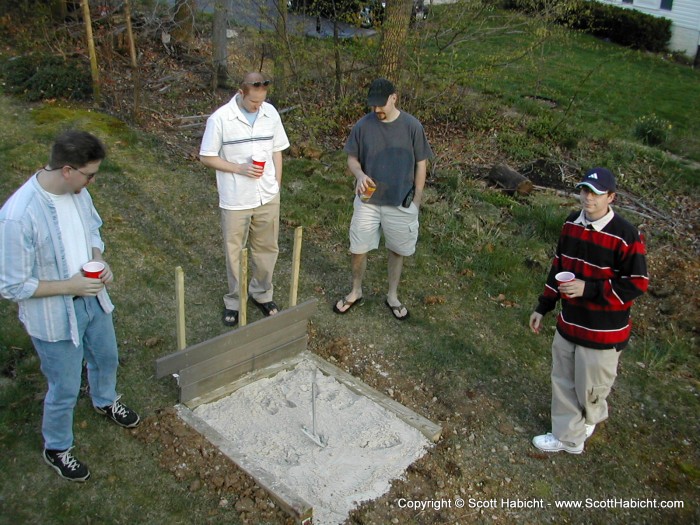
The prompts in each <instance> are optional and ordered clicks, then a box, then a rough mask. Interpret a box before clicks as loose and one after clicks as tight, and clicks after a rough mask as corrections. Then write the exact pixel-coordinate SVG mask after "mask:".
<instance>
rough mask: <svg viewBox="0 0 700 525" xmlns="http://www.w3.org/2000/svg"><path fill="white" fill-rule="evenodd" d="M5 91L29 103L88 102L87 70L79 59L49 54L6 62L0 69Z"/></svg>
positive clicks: (28, 56)
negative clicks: (57, 100) (45, 101)
mask: <svg viewBox="0 0 700 525" xmlns="http://www.w3.org/2000/svg"><path fill="white" fill-rule="evenodd" d="M0 75H2V77H3V80H4V84H5V91H6V92H7V93H10V94H15V95H21V96H23V97H24V98H26V99H27V100H29V101H37V100H42V99H50V98H61V99H66V100H89V99H90V98H91V97H92V80H91V77H90V71H89V69H88V67H87V64H85V63H84V62H83V61H81V60H77V59H63V58H61V57H56V56H50V55H24V56H19V57H14V58H11V59H9V60H8V61H7V62H5V64H3V66H2V68H1V69H0Z"/></svg>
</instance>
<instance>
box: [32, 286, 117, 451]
mask: <svg viewBox="0 0 700 525" xmlns="http://www.w3.org/2000/svg"><path fill="white" fill-rule="evenodd" d="M73 304H74V305H75V315H76V317H77V319H78V333H79V334H80V346H78V347H76V346H74V345H73V343H72V342H71V341H56V342H48V341H42V340H41V339H36V338H34V337H32V342H33V343H34V348H35V349H36V351H37V354H39V359H40V360H41V371H42V372H43V374H44V376H45V377H46V380H47V381H48V384H49V390H48V392H47V394H46V397H45V398H44V418H43V421H42V425H41V432H42V434H43V436H44V447H45V448H47V449H52V450H66V449H67V448H70V447H72V446H73V409H74V408H75V404H76V403H77V401H78V395H79V393H80V381H81V373H82V368H83V360H85V361H86V362H87V370H88V384H89V385H90V396H91V397H92V404H93V405H94V406H96V407H104V406H107V405H111V404H112V403H113V402H114V400H115V399H116V398H117V393H116V386H117V367H118V366H119V356H118V352H117V339H116V336H115V334H114V324H113V323H112V314H106V313H105V312H104V310H102V308H101V307H100V304H99V302H98V301H97V299H96V298H95V297H79V298H77V299H75V301H74V303H73Z"/></svg>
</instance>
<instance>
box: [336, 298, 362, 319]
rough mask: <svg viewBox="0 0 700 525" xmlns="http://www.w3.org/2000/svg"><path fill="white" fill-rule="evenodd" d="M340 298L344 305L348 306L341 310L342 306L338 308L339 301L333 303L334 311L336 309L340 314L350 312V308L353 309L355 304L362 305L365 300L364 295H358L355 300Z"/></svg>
mask: <svg viewBox="0 0 700 525" xmlns="http://www.w3.org/2000/svg"><path fill="white" fill-rule="evenodd" d="M339 300H340V301H343V306H347V308H346V309H345V310H341V309H340V308H338V301H336V302H335V304H334V305H333V311H334V312H335V313H337V314H340V315H345V314H346V313H348V312H349V311H350V310H352V307H353V306H355V305H361V304H362V302H363V300H362V297H358V298H357V299H355V300H354V301H348V300H347V299H345V298H343V299H339Z"/></svg>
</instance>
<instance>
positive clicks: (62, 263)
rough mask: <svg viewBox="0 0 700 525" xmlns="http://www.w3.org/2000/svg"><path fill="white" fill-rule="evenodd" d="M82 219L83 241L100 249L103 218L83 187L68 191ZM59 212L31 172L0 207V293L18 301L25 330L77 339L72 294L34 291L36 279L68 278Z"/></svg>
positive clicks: (104, 302) (108, 308)
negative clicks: (35, 295)
mask: <svg viewBox="0 0 700 525" xmlns="http://www.w3.org/2000/svg"><path fill="white" fill-rule="evenodd" d="M72 197H73V200H74V201H75V204H76V208H77V210H78V215H79V216H80V220H81V221H82V223H83V230H84V231H85V237H86V242H87V245H88V246H89V247H90V251H91V252H92V248H98V249H99V250H100V252H102V251H104V243H103V242H102V238H101V237H100V226H102V219H101V218H100V216H99V214H98V213H97V210H96V209H95V207H94V205H93V203H92V197H90V193H88V191H87V189H85V188H84V189H83V190H81V191H80V193H76V194H72ZM71 277H72V276H71V275H70V274H69V271H68V263H67V260H66V252H65V247H64V243H63V240H62V238H61V230H60V227H59V224H58V214H57V212H56V207H55V205H54V203H53V200H52V199H51V198H50V197H49V195H48V194H47V193H46V192H45V191H44V189H43V188H42V187H41V186H40V185H39V181H38V180H37V177H36V174H35V175H34V176H32V178H31V179H29V180H28V181H27V182H25V183H24V184H23V185H22V187H20V188H19V189H18V190H17V191H16V192H15V193H14V194H13V195H12V196H11V197H10V198H9V199H8V200H7V202H6V203H5V204H4V205H3V207H2V209H0V295H2V297H4V298H5V299H9V300H11V301H15V302H17V303H18V304H19V319H20V321H21V322H22V324H24V327H25V329H26V330H27V333H29V335H30V336H32V337H36V338H37V339H41V340H43V341H50V342H54V341H65V340H70V341H72V342H73V344H74V345H76V346H78V345H79V344H80V342H79V340H78V323H77V320H76V316H75V308H74V306H73V297H72V296H69V295H56V296H51V297H38V298H37V297H33V296H34V293H35V292H36V289H37V287H38V286H39V281H60V280H66V279H70V278H71ZM97 299H98V300H99V302H100V305H101V306H102V309H103V310H104V311H105V312H107V313H110V312H112V310H114V305H113V304H112V301H111V300H110V298H109V295H108V294H107V291H106V289H105V288H103V289H102V290H101V291H100V293H99V294H98V295H97Z"/></svg>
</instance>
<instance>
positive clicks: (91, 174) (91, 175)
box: [68, 166, 97, 182]
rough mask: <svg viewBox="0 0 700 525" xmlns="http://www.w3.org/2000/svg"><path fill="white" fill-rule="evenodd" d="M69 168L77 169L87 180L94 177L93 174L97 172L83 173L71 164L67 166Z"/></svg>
mask: <svg viewBox="0 0 700 525" xmlns="http://www.w3.org/2000/svg"><path fill="white" fill-rule="evenodd" d="M68 167H69V168H70V169H72V170H75V171H77V172H78V173H80V174H81V175H82V176H84V177H85V178H87V180H88V182H90V181H91V180H92V179H94V178H95V175H97V172H95V173H85V172H84V171H80V170H79V169H78V168H74V167H73V166H68Z"/></svg>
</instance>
